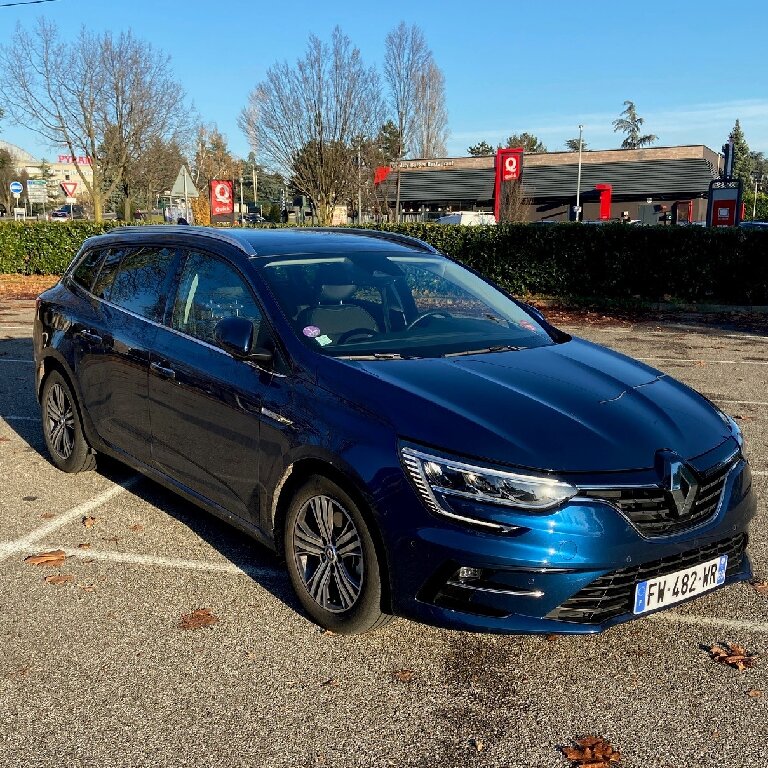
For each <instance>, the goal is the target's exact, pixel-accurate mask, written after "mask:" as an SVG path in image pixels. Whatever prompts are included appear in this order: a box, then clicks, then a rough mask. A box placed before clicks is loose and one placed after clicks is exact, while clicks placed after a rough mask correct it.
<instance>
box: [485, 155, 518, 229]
mask: <svg viewBox="0 0 768 768" xmlns="http://www.w3.org/2000/svg"><path fill="white" fill-rule="evenodd" d="M523 154H524V152H523V148H522V147H514V148H509V149H499V150H498V151H497V152H496V183H495V184H494V189H493V215H494V216H495V217H496V221H497V222H498V221H499V220H500V217H501V200H502V197H503V196H504V193H505V192H506V191H508V189H509V186H510V185H511V184H522V178H521V177H522V175H523Z"/></svg>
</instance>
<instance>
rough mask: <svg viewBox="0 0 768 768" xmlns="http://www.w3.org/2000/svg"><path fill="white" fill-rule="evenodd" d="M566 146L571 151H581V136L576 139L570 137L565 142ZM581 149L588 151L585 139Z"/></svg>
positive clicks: (582, 141)
mask: <svg viewBox="0 0 768 768" xmlns="http://www.w3.org/2000/svg"><path fill="white" fill-rule="evenodd" d="M565 148H566V149H567V150H568V151H569V152H578V151H579V137H578V136H577V137H576V138H575V139H568V140H567V141H566V142H565ZM581 151H582V152H586V151H587V142H586V141H584V139H582V140H581Z"/></svg>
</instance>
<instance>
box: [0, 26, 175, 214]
mask: <svg viewBox="0 0 768 768" xmlns="http://www.w3.org/2000/svg"><path fill="white" fill-rule="evenodd" d="M0 73H1V74H0V85H1V86H2V92H3V97H4V103H5V106H6V107H7V108H8V112H9V114H10V115H11V117H12V118H13V119H14V120H15V122H17V123H20V124H24V125H26V126H28V127H29V128H30V129H32V130H34V131H35V132H36V133H38V134H39V135H41V136H42V137H43V138H45V139H47V140H48V141H49V142H50V143H51V145H53V146H56V147H63V148H66V149H67V150H68V153H69V154H70V155H72V156H75V157H79V156H86V157H88V158H90V161H91V165H90V168H91V171H92V176H91V175H89V174H87V173H84V171H83V169H82V167H81V166H80V165H76V169H77V173H78V175H79V177H80V181H81V182H82V185H83V187H84V188H85V190H86V192H87V194H88V195H89V196H90V197H91V199H92V201H93V206H94V214H95V217H96V219H97V220H99V219H101V217H102V212H103V204H104V200H105V199H108V198H109V197H111V196H112V194H113V193H114V192H115V190H117V189H118V188H119V186H120V184H121V182H122V181H123V179H124V176H125V175H126V172H127V169H128V168H129V167H130V165H131V163H133V162H136V160H137V158H138V157H139V156H140V155H141V153H142V151H143V150H144V149H145V148H146V146H147V142H148V141H149V140H150V139H151V138H152V137H153V136H161V137H170V136H172V135H173V134H174V132H175V130H176V127H177V125H178V124H179V122H180V120H181V119H182V117H183V115H184V110H183V109H182V102H183V92H182V90H181V89H180V88H179V86H178V84H177V83H176V82H174V80H173V79H172V77H171V76H170V74H169V60H168V58H167V57H166V56H164V55H162V54H160V53H159V52H157V51H155V50H154V49H153V48H152V46H151V45H149V44H148V43H145V42H142V41H140V40H137V39H135V38H134V37H133V36H132V34H131V33H130V32H128V33H121V34H120V35H117V36H113V35H112V34H111V33H109V32H106V33H103V34H101V35H95V34H92V33H89V32H87V31H86V30H85V29H82V30H81V31H80V34H79V36H78V37H77V38H76V39H75V40H73V41H68V42H64V41H62V40H60V39H59V37H58V35H57V32H56V28H55V26H54V25H53V24H52V23H50V22H47V21H45V19H41V20H40V21H39V22H38V25H37V27H36V29H35V30H34V31H32V32H27V31H26V30H24V29H23V28H22V27H21V26H17V28H16V31H15V33H14V35H13V37H12V38H11V41H10V43H9V44H8V45H6V46H3V47H2V48H0Z"/></svg>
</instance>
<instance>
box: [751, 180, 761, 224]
mask: <svg viewBox="0 0 768 768" xmlns="http://www.w3.org/2000/svg"><path fill="white" fill-rule="evenodd" d="M752 176H754V179H755V197H754V198H753V200H752V221H754V220H755V217H756V215H757V186H758V184H760V182H761V181H762V180H763V175H762V174H761V173H760V172H759V171H755V172H754V173H753V174H752Z"/></svg>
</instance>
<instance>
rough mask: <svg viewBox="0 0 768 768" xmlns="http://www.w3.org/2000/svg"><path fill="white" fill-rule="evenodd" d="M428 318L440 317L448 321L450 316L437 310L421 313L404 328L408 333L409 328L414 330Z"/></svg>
mask: <svg viewBox="0 0 768 768" xmlns="http://www.w3.org/2000/svg"><path fill="white" fill-rule="evenodd" d="M428 317H442V318H443V319H444V320H448V319H450V317H451V315H449V314H448V313H447V312H443V311H442V310H439V309H430V310H429V312H422V314H420V315H419V316H418V317H417V318H416V319H415V320H413V321H411V322H410V323H408V325H406V326H405V330H406V331H410V330H411V328H415V327H416V326H417V325H418V324H419V323H420V322H421V321H422V320H425V319H426V318H428Z"/></svg>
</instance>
